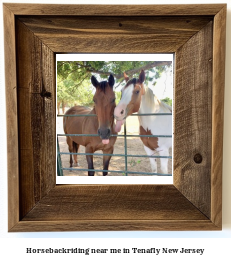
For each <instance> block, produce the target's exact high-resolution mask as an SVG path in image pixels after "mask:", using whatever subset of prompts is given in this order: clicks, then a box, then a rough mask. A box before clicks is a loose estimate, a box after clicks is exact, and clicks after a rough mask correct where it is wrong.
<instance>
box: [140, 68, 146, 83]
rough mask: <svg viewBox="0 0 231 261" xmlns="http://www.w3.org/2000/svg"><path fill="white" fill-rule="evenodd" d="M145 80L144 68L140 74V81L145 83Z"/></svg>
mask: <svg viewBox="0 0 231 261" xmlns="http://www.w3.org/2000/svg"><path fill="white" fill-rule="evenodd" d="M144 80H145V73H144V70H142V71H141V72H140V75H139V83H143V82H144Z"/></svg>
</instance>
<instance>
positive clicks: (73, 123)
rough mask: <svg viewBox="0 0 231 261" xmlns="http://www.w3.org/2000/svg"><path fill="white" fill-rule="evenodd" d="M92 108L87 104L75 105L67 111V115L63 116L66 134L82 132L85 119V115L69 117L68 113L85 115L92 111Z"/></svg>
mask: <svg viewBox="0 0 231 261" xmlns="http://www.w3.org/2000/svg"><path fill="white" fill-rule="evenodd" d="M90 111H91V110H90V109H89V108H87V107H85V106H74V107H71V108H70V109H69V110H67V111H66V113H65V115H66V116H65V117H63V130H64V132H65V133H66V134H72V133H78V134H81V133H82V126H83V123H84V120H85V116H83V117H80V116H77V117H74V116H71V117H68V116H67V115H81V114H82V115H85V114H89V113H90Z"/></svg>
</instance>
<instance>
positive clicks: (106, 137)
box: [98, 129, 111, 144]
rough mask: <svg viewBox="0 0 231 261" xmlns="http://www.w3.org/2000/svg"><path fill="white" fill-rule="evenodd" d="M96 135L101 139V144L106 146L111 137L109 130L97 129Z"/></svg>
mask: <svg viewBox="0 0 231 261" xmlns="http://www.w3.org/2000/svg"><path fill="white" fill-rule="evenodd" d="M98 135H99V136H100V138H101V139H102V142H103V144H108V143H109V138H110V136H111V130H110V129H98Z"/></svg>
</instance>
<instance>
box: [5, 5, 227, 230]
mask: <svg viewBox="0 0 231 261" xmlns="http://www.w3.org/2000/svg"><path fill="white" fill-rule="evenodd" d="M3 8H4V41H5V69H6V74H5V75H6V76H5V77H6V80H5V82H6V106H7V144H8V145H7V146H8V152H7V156H8V188H9V194H8V210H9V213H8V216H9V220H8V229H9V231H11V232H22V231H96V230H97V231H99V230H102V231H106V230H111V231H113V230H118V231H119V230H120V231H121V230H221V229H222V198H221V195H222V187H221V185H222V144H223V107H224V104H223V103H224V73H225V30H226V5H225V4H208V5H144V6H142V5H123V6H119V5H112V6H110V5H100V6H98V5H50V4H45V5H42V4H4V5H3ZM61 54H64V55H65V54H66V55H67V54H68V55H74V54H75V55H77V56H78V57H79V59H74V61H85V62H86V61H87V59H86V57H87V56H90V55H92V56H94V55H111V54H114V55H118V56H119V55H120V56H121V57H124V58H120V60H119V61H129V60H131V59H128V58H125V56H126V55H131V56H133V60H135V61H153V62H156V61H155V59H154V58H153V59H152V58H151V57H152V55H155V54H166V55H168V54H172V55H173V57H174V59H173V64H172V68H173V106H172V121H171V122H172V126H173V127H172V135H171V136H172V142H173V146H172V156H173V157H172V183H171V184H170V183H168V182H167V183H159V182H156V183H155V182H146V181H144V179H145V176H140V177H139V178H141V181H140V182H139V183H138V182H134V181H133V182H131V183H127V182H126V181H125V180H127V178H129V177H128V176H127V177H122V178H123V180H124V181H122V182H119V183H117V182H115V181H110V182H106V183H105V182H104V181H103V180H106V179H108V178H110V175H107V176H105V175H103V173H102V174H101V176H98V177H97V175H95V176H94V177H89V176H91V174H94V173H93V172H97V171H96V170H97V169H96V168H93V167H92V165H88V166H87V167H86V169H85V168H83V169H85V170H86V173H88V175H86V177H84V178H86V179H85V181H84V182H79V183H78V182H76V183H75V184H73V183H72V184H71V182H63V183H62V182H61V183H60V182H57V181H58V178H63V177H61V176H60V175H57V170H60V169H59V168H58V166H59V165H58V164H59V161H58V158H59V156H61V155H60V153H57V151H59V150H57V147H56V146H57V144H59V143H58V142H57V134H60V133H59V132H57V131H56V126H57V124H58V120H57V119H58V118H56V116H57V109H58V108H59V107H60V106H61V105H60V106H59V107H58V108H57V104H58V99H59V97H58V96H57V95H58V92H59V89H57V86H58V79H57V75H58V72H59V71H58V68H57V62H58V58H57V57H58V55H61ZM81 55H85V58H82V57H81V59H80V56H81ZM136 55H143V57H145V56H146V55H148V56H149V58H150V59H146V58H140V59H137V58H136ZM109 58H110V57H109V56H108V57H107V58H103V59H102V61H104V62H105V61H113V60H114V61H115V59H109ZM65 61H68V60H66V59H65ZM69 61H71V60H70V59H69ZM72 61H73V60H72ZM89 61H100V59H99V58H95V59H90V58H89ZM81 63H82V62H81ZM86 65H88V64H87V63H86ZM66 67H67V66H66ZM143 71H144V72H142V70H141V72H140V74H138V76H137V77H136V76H131V77H134V78H137V79H138V80H137V81H130V80H128V77H126V76H130V75H124V78H125V81H126V78H127V81H126V82H128V83H129V84H128V85H129V88H130V87H131V86H133V87H134V88H135V84H136V83H139V85H140V87H139V88H140V91H141V90H142V86H141V85H142V84H143V83H145V82H144V81H143V79H144V76H145V77H147V75H148V76H150V75H149V74H148V73H147V72H146V73H145V70H143ZM125 73H126V72H125ZM131 75H132V74H131ZM104 77H106V76H104ZM112 77H113V78H114V81H113V80H112ZM88 80H89V81H90V79H88ZM101 80H103V81H104V82H106V83H105V84H104V86H105V87H104V88H106V86H111V87H112V85H113V88H114V83H115V82H116V80H115V77H114V76H113V75H112V76H108V78H107V77H106V78H105V79H100V78H99V75H97V74H96V73H95V74H94V77H93V79H92V80H91V83H92V86H95V88H96V93H97V88H98V87H96V86H98V85H99V83H100V82H101ZM62 84H63V83H62ZM128 85H125V86H124V88H125V89H126V88H127V87H126V86H128ZM149 89H150V88H149ZM130 90H131V89H130ZM110 91H111V92H112V93H113V91H112V89H111V90H110ZM130 92H131V91H130ZM92 93H93V92H92ZM92 93H90V94H89V96H90V95H91V94H92ZM126 93H127V94H126V95H124V96H123V90H122V98H121V97H119V99H118V101H117V104H115V106H117V109H118V110H117V112H119V114H120V115H122V113H124V112H127V111H128V109H127V108H125V109H124V108H122V107H121V106H120V105H121V103H119V102H120V100H122V99H123V97H125V96H126V97H128V93H129V91H126ZM137 94H138V93H137ZM113 95H115V94H113ZM96 98H97V99H95V101H94V100H93V102H94V103H95V102H97V101H96V100H98V97H96ZM110 100H111V103H114V102H115V100H114V98H113V99H110ZM105 104H106V103H105ZM127 104H128V102H127ZM74 105H75V104H74ZM141 105H142V104H141ZM71 106H72V105H71ZM93 107H94V105H93ZM95 107H96V105H95ZM115 108H116V107H115ZM75 112H76V111H74V114H75ZM69 113H70V111H69ZM138 113H139V112H138ZM113 114H114V117H115V118H116V119H117V120H121V117H119V115H117V113H116V112H115V113H113ZM126 116H128V115H126ZM97 117H100V116H99V115H97ZM134 117H135V116H134ZM141 117H142V116H141ZM63 118H65V119H67V118H71V117H70V115H68V114H67V116H64V117H63ZM130 118H132V115H129V117H127V118H126V127H128V126H127V125H128V124H127V121H128V120H129V119H130ZM120 125H122V124H120ZM141 126H142V124H140V125H139V127H140V128H141ZM108 129H109V128H107V129H106V130H105V129H102V128H98V129H97V138H99V137H100V138H101V140H102V143H103V144H104V145H105V146H107V145H108V144H110V142H111V141H110V139H111V137H109V136H108V135H109V130H108ZM117 130H118V131H119V129H117ZM144 130H145V129H144ZM118 131H117V132H116V133H119V132H118ZM64 132H65V131H64ZM65 134H66V136H67V137H71V135H73V134H71V133H70V132H67V133H66V132H65ZM110 134H111V133H110ZM140 134H141V135H142V133H139V135H140ZM151 134H152V135H153V133H151ZM151 134H150V135H151ZM68 135H69V136H68ZM90 135H92V134H90ZM112 135H114V134H112ZM115 135H117V134H115ZM119 135H120V133H119ZM119 135H118V136H119ZM126 135H127V134H126V133H123V136H126ZM118 136H117V138H118ZM127 136H128V137H129V134H128V135H127ZM112 137H113V136H112ZM143 137H145V136H143ZM147 137H148V136H147ZM73 141H74V140H72V142H73ZM75 143H77V140H76V142H75ZM69 144H70V143H69ZM69 144H68V143H67V145H68V146H69ZM146 145H147V144H146ZM115 146H116V143H115ZM124 147H126V146H124ZM59 152H60V151H59ZM61 152H62V151H61ZM67 153H69V155H68V157H69V158H70V155H71V156H75V155H77V154H76V153H77V152H71V150H70V151H67ZM70 153H72V154H70ZM84 153H89V154H88V155H87V156H92V154H93V153H92V152H91V151H90V152H89V151H87V152H86V151H85V152H83V154H84ZM103 153H104V154H111V153H107V152H103ZM116 153H117V152H116ZM129 154H130V153H129ZM142 154H143V152H142ZM57 155H58V157H57ZM146 155H148V154H147V153H146ZM84 156H85V155H84ZM87 156H86V158H87ZM110 156H111V155H110ZM149 156H150V155H149ZM73 158H74V157H73ZM112 158H113V156H112ZM74 163H76V162H75V161H74ZM90 163H91V162H90ZM148 163H149V166H150V164H151V161H150V162H148ZM67 164H69V163H68V162H67ZM131 164H136V166H135V170H132V171H129V169H125V174H129V172H134V171H135V172H145V171H140V169H139V166H138V164H139V163H138V161H137V160H135V161H133V162H132V163H131ZM106 165H107V164H105V166H106ZM146 165H148V164H146ZM105 166H104V167H105ZM111 166H113V165H112V164H111ZM106 167H107V166H106ZM133 167H134V166H133ZM152 167H153V166H152ZM67 168H68V167H67ZM62 169H63V167H62ZM102 169H103V170H104V172H107V169H106V168H102V167H101V169H99V170H102ZM111 170H112V169H111ZM152 170H153V169H152ZM72 171H73V172H74V170H72ZM109 171H110V164H109ZM109 171H108V172H109ZM119 171H120V170H119ZM121 171H122V170H121ZM89 172H90V175H89ZM152 173H155V172H154V171H152ZM156 173H158V172H156ZM92 178H93V179H94V180H95V181H94V182H91V181H90V180H92ZM98 178H99V179H98ZM134 178H135V177H134ZM148 178H153V179H155V178H157V177H156V176H155V175H152V176H151V177H148ZM88 180H89V181H88ZM96 180H99V181H96ZM108 180H109V179H108Z"/></svg>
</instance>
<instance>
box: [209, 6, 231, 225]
mask: <svg viewBox="0 0 231 261" xmlns="http://www.w3.org/2000/svg"><path fill="white" fill-rule="evenodd" d="M226 12H227V8H226V6H225V7H224V8H223V9H222V10H221V11H220V12H219V13H218V14H217V15H216V16H215V18H214V38H213V57H214V58H213V106H212V124H213V131H212V167H211V186H212V194H211V199H212V201H211V220H212V221H213V222H214V224H216V225H217V226H218V227H221V226H222V211H221V209H222V159H223V157H222V155H223V127H224V126H223V125H224V90H225V47H226V45H225V40H226V34H225V32H226Z"/></svg>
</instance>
